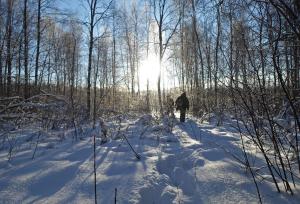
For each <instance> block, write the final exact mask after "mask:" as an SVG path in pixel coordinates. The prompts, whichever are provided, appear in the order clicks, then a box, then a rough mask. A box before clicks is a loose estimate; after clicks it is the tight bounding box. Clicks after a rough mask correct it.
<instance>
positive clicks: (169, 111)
mask: <svg viewBox="0 0 300 204" xmlns="http://www.w3.org/2000/svg"><path fill="white" fill-rule="evenodd" d="M166 109H167V111H166V114H167V116H171V117H175V115H174V100H173V99H172V98H171V96H170V95H167V100H166Z"/></svg>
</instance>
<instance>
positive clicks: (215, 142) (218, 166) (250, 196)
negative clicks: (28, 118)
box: [0, 119, 300, 204]
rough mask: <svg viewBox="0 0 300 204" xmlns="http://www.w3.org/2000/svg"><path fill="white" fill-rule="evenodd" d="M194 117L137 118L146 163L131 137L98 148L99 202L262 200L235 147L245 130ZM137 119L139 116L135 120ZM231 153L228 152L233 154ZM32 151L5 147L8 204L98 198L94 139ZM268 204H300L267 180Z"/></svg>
mask: <svg viewBox="0 0 300 204" xmlns="http://www.w3.org/2000/svg"><path fill="white" fill-rule="evenodd" d="M195 121H196V120H192V119H188V120H187V121H186V123H177V124H176V126H175V127H174V129H173V132H172V133H163V135H160V134H161V133H160V132H159V131H149V132H147V133H145V135H144V136H143V138H142V139H140V138H139V135H140V130H142V129H143V128H145V126H143V125H141V124H138V123H133V125H131V127H130V128H129V129H128V134H127V136H128V139H129V141H130V142H131V143H132V145H133V147H134V148H135V149H136V150H137V151H138V153H139V154H140V155H141V160H140V161H138V160H137V159H136V158H135V157H134V155H133V153H132V152H131V151H130V149H129V147H128V146H127V144H126V142H125V141H123V140H112V141H110V142H108V143H106V144H104V145H102V146H100V145H98V146H97V150H96V151H97V196H98V201H99V203H104V204H106V203H113V202H114V196H115V195H114V193H115V188H117V203H142V204H147V203H149V204H153V203H156V204H160V203H161V204H165V203H195V204H201V203H258V198H257V194H256V189H255V186H254V184H253V181H252V178H251V175H250V174H249V173H246V172H245V170H243V168H241V165H240V164H239V163H238V162H237V161H236V160H235V159H234V158H233V157H232V155H231V154H230V153H228V152H231V153H232V154H235V155H241V149H240V147H239V146H238V141H239V135H238V134H236V133H235V132H234V131H232V130H231V129H230V127H229V126H226V125H224V127H218V128H217V127H214V126H213V125H210V124H198V123H197V122H195ZM130 122H132V121H130ZM226 150H228V151H226ZM31 155H32V150H30V149H27V150H26V148H24V150H23V151H22V152H20V153H18V154H17V155H16V156H15V158H13V159H12V161H11V163H10V164H9V163H7V161H6V160H7V152H0V203H94V200H93V199H94V191H93V182H94V175H93V149H92V140H91V138H85V140H80V141H78V142H74V143H73V142H72V141H71V140H65V141H64V142H62V143H58V144H56V146H55V147H54V148H51V149H47V148H40V149H38V151H37V155H36V158H35V159H34V160H31ZM260 189H261V193H262V196H263V202H264V203H298V201H299V200H300V199H299V192H298V194H297V195H296V196H293V197H291V196H288V195H286V194H284V193H281V194H278V193H277V192H276V191H275V189H274V187H273V185H272V184H269V183H267V182H265V183H261V184H260Z"/></svg>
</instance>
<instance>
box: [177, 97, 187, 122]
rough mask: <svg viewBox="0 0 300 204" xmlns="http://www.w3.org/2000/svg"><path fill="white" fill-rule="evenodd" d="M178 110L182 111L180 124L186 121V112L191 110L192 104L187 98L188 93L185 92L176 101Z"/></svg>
mask: <svg viewBox="0 0 300 204" xmlns="http://www.w3.org/2000/svg"><path fill="white" fill-rule="evenodd" d="M175 104H176V110H179V111H180V122H184V121H185V114H186V110H189V108H190V103H189V100H188V98H187V97H186V93H185V92H183V93H182V94H181V95H180V96H179V97H178V98H177V99H176V101H175Z"/></svg>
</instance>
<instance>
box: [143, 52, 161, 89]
mask: <svg viewBox="0 0 300 204" xmlns="http://www.w3.org/2000/svg"><path fill="white" fill-rule="evenodd" d="M158 74H159V58H158V56H156V55H155V54H150V55H149V56H148V59H144V60H143V61H142V62H141V66H140V69H139V77H140V83H141V89H142V90H146V89H147V80H149V89H151V90H154V89H156V87H157V79H158Z"/></svg>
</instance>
